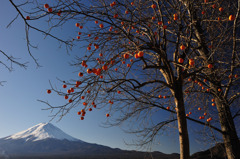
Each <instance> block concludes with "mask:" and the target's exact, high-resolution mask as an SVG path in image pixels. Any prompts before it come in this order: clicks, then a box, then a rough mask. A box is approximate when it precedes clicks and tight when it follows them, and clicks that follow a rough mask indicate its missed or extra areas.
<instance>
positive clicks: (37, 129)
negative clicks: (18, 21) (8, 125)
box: [6, 123, 81, 141]
mask: <svg viewBox="0 0 240 159" xmlns="http://www.w3.org/2000/svg"><path fill="white" fill-rule="evenodd" d="M47 138H53V139H58V140H64V139H66V140H69V141H81V140H79V139H76V138H74V137H72V136H70V135H68V134H66V133H65V132H63V131H62V130H60V129H59V128H57V127H55V126H54V125H53V124H51V123H40V124H38V125H35V126H33V127H31V128H29V129H27V130H24V131H21V132H19V133H16V134H13V135H11V136H8V137H7V138H6V139H24V140H25V141H28V140H32V141H38V140H44V139H47Z"/></svg>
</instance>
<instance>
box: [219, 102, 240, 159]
mask: <svg viewBox="0 0 240 159" xmlns="http://www.w3.org/2000/svg"><path fill="white" fill-rule="evenodd" d="M222 101H223V100H219V99H218V98H215V102H216V107H217V109H218V115H219V119H220V124H221V129H222V131H223V140H224V145H225V149H226V154H227V158H228V159H240V142H239V139H238V136H237V132H236V129H235V124H234V121H233V118H232V115H231V111H230V108H229V106H228V105H227V104H224V103H223V102H222Z"/></svg>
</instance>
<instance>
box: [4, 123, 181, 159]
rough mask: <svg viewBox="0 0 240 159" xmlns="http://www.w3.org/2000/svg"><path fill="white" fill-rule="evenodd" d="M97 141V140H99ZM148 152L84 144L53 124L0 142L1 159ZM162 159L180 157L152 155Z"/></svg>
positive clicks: (132, 155) (127, 157)
mask: <svg viewBox="0 0 240 159" xmlns="http://www.w3.org/2000/svg"><path fill="white" fill-rule="evenodd" d="M96 137H97V136H96ZM146 155H149V153H146V152H137V151H126V150H121V149H118V148H115V149H114V148H110V147H108V146H103V145H98V144H92V143H87V142H83V141H82V140H79V139H76V138H74V137H72V136H70V135H68V134H66V133H64V132H63V131H62V130H60V129H59V128H57V127H56V126H54V125H53V124H51V123H40V124H38V125H35V126H33V127H31V128H29V129H27V130H24V131H21V132H19V133H16V134H13V135H10V136H7V137H4V138H1V139H0V159H40V158H41V159H42V158H44V159H53V158H58V159H69V158H72V159H83V158H84V159H88V158H89V159H90V158H91V159H103V158H104V159H110V158H119V159H122V158H124V159H130V158H131V159H133V158H138V159H143V158H145V157H146ZM151 155H153V156H156V157H158V158H161V159H178V158H179V155H178V154H164V153H161V152H154V153H153V154H151Z"/></svg>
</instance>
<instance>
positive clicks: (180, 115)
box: [174, 81, 190, 159]
mask: <svg viewBox="0 0 240 159" xmlns="http://www.w3.org/2000/svg"><path fill="white" fill-rule="evenodd" d="M174 96H175V105H176V111H177V120H178V131H179V143H180V159H189V156H190V151H189V137H188V130H187V120H186V113H185V107H184V99H183V91H182V83H181V81H177V82H176V85H175V89H174Z"/></svg>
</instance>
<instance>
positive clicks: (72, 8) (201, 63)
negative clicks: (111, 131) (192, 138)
mask: <svg viewBox="0 0 240 159" xmlns="http://www.w3.org/2000/svg"><path fill="white" fill-rule="evenodd" d="M10 1H11V0H10ZM11 2H12V1H11ZM28 2H30V1H28ZM223 2H225V1H221V2H220V1H218V2H208V1H203V2H200V1H181V0H165V1H149V0H146V1H127V0H125V1H108V0H101V1H97V2H95V1H92V2H88V3H86V2H85V3H83V2H82V1H54V2H52V3H51V4H50V3H49V4H44V3H40V2H38V1H34V0H33V1H31V4H33V5H34V6H36V7H35V8H34V10H32V11H31V10H27V9H26V8H25V9H24V10H25V11H26V10H27V12H26V13H27V15H26V16H25V14H24V13H23V12H21V11H20V8H22V7H23V5H21V6H17V5H16V4H15V3H13V2H12V4H13V5H14V6H15V7H16V9H17V10H18V11H19V13H20V15H21V17H22V18H24V20H25V23H26V25H27V26H28V27H29V28H32V29H35V30H38V31H41V32H42V33H44V34H45V35H47V36H51V37H53V38H55V39H56V40H59V41H61V42H64V43H65V44H67V45H69V44H72V45H77V46H78V45H80V46H81V47H85V51H84V52H82V53H81V55H80V56H79V57H77V58H76V60H75V63H74V66H76V67H77V68H79V73H78V77H76V79H72V80H68V81H66V80H65V81H63V86H62V87H63V88H64V89H66V90H63V91H62V89H60V88H53V87H52V88H51V89H49V90H48V91H47V92H48V93H52V92H56V93H57V94H58V95H60V96H63V97H64V98H65V99H66V100H67V102H66V103H64V104H63V105H61V106H54V105H52V104H50V103H48V102H45V103H46V104H47V105H48V106H49V109H53V110H57V113H56V114H55V116H57V115H60V118H61V117H63V116H64V115H66V114H67V113H68V112H69V111H70V110H71V109H72V108H74V107H79V109H80V111H79V112H78V113H77V114H78V115H80V116H81V117H80V118H81V119H82V120H83V119H84V117H85V115H86V112H91V111H92V110H93V109H94V108H96V107H100V108H101V107H103V106H105V107H109V112H107V113H106V116H107V117H111V119H112V118H113V117H114V115H115V114H117V113H114V112H120V115H115V116H116V118H117V120H115V121H114V122H113V123H112V124H113V125H119V124H121V123H123V122H125V121H128V120H129V119H132V118H133V119H136V120H137V121H139V122H142V123H147V124H141V126H139V128H140V130H138V131H135V132H136V133H140V134H142V135H143V137H145V140H144V142H143V143H142V144H146V143H149V142H151V141H153V140H154V139H155V137H156V135H157V134H158V133H159V132H160V130H162V129H163V128H164V127H165V126H167V125H168V124H171V123H173V122H175V121H177V123H178V131H179V141H180V158H181V159H183V158H184V159H187V158H189V139H188V131H187V122H186V120H187V119H188V120H191V121H193V122H195V123H197V124H201V125H206V126H208V127H209V128H212V129H213V130H215V131H218V132H220V133H222V134H223V136H224V135H225V136H226V134H228V133H230V134H231V132H234V131H235V133H236V129H235V127H232V129H227V130H226V129H225V128H223V127H224V126H223V125H224V124H222V123H225V124H227V122H226V120H228V119H229V120H231V121H232V122H231V124H230V125H229V126H230V127H231V126H233V125H234V122H233V120H232V119H233V117H232V116H231V111H230V109H229V110H227V109H225V108H224V109H221V107H223V106H224V105H225V106H229V104H231V102H232V101H231V100H227V99H229V96H228V95H226V96H225V97H223V96H222V93H223V87H224V90H225V91H227V92H231V95H233V98H234V99H237V97H238V94H236V92H237V91H238V88H236V87H234V86H236V85H237V83H238V82H239V81H238V78H235V79H234V80H232V79H231V80H230V81H229V83H228V84H226V83H224V82H226V78H224V77H226V74H229V73H230V72H231V74H237V71H236V70H237V68H238V66H239V61H238V59H237V61H234V62H233V59H236V57H237V49H236V48H237V47H236V44H234V43H236V42H237V38H236V33H233V34H232V36H231V35H229V36H227V37H224V36H222V35H224V34H227V33H229V32H230V31H231V29H229V28H228V26H231V28H235V30H236V28H237V27H238V24H234V25H231V24H232V19H231V20H229V16H230V15H232V16H234V17H235V15H238V14H237V13H238V12H239V9H238V11H237V9H236V8H237V7H235V10H234V11H231V10H230V9H229V8H230V7H231V5H232V4H231V3H229V4H228V5H229V6H228V9H225V8H223V10H224V14H223V13H222V12H223V10H222V9H220V11H219V12H220V13H217V14H216V12H217V11H216V10H217V9H216V8H217V7H218V6H220V5H221V4H223ZM226 3H227V2H226ZM233 4H235V3H233ZM25 5H28V3H26V4H25ZM212 5H216V7H212ZM23 8H24V7H23ZM207 13H209V14H207ZM219 14H220V15H219ZM207 15H208V16H207ZM44 17H48V22H51V23H49V25H50V29H49V30H48V31H42V30H41V29H39V28H36V27H34V26H32V25H31V24H30V23H28V22H29V21H35V20H39V19H41V18H44ZM218 17H219V18H221V19H222V20H221V21H219V19H218ZM237 18H238V16H236V17H235V19H237ZM67 22H71V23H72V26H73V27H72V28H73V29H72V30H73V31H74V32H76V36H75V37H72V38H70V39H68V40H61V39H60V38H58V37H57V36H54V35H53V34H51V30H53V29H54V28H56V27H62V26H64V24H66V23H67ZM234 23H237V22H236V20H235V22H234ZM217 24H218V25H220V26H221V27H220V28H219V29H215V26H216V25H217ZM204 29H206V30H204ZM232 30H234V29H232ZM227 35H228V34H227ZM233 35H235V40H233V39H234V36H233ZM219 37H221V38H219ZM219 39H222V40H219ZM231 40H233V41H234V42H232V43H231ZM225 42H228V43H229V44H228V46H227V48H228V49H229V50H231V46H233V45H235V47H236V48H235V49H234V47H233V48H232V50H234V51H233V56H232V57H231V58H225V57H228V55H227V53H228V51H225V46H226V45H225ZM209 43H210V46H211V47H209V46H208V44H209ZM216 51H220V52H221V54H220V55H221V56H218V55H216ZM233 57H235V58H233ZM223 58H224V59H226V61H227V62H226V64H225V65H224V64H223V63H222V59H223ZM229 68H231V69H229ZM219 75H221V77H222V78H221V79H220V78H218V77H219ZM223 75H225V76H223ZM203 79H205V80H203ZM227 79H228V78H227ZM202 80H203V81H202ZM219 80H220V81H219ZM192 81H196V83H198V82H199V83H198V84H199V85H200V86H201V85H202V86H201V87H200V89H199V87H196V85H193V83H192ZM201 81H202V82H201ZM227 86H228V88H227ZM203 87H204V88H203ZM225 87H226V88H225ZM218 89H221V91H218ZM228 89H229V90H228ZM227 94H228V93H227ZM196 95H199V96H204V97H206V99H209V98H214V100H215V103H216V107H217V108H218V109H217V112H218V114H219V121H220V123H221V129H219V128H218V126H217V125H214V124H212V122H211V120H212V119H213V117H212V116H211V113H210V112H213V111H212V108H209V109H206V111H208V112H204V113H202V115H200V117H199V118H198V117H197V118H196V115H194V116H193V115H192V113H186V109H188V112H189V111H190V110H191V109H193V108H194V107H195V106H194V104H193V103H191V104H188V106H186V105H185V104H184V103H189V101H190V99H191V98H190V97H194V96H196ZM229 95H230V94H229ZM223 98H224V100H225V101H224V102H223V100H220V99H223ZM196 99H197V98H196ZM187 101H188V102H187ZM226 101H227V102H228V103H227V104H226V103H225V102H226ZM206 102H207V101H206ZM206 105H209V104H208V102H207V104H206ZM197 109H199V111H201V110H202V109H204V108H203V107H199V108H197ZM158 111H166V112H168V113H169V115H170V114H171V115H170V116H169V118H167V119H165V118H161V117H159V121H158V122H157V123H156V122H154V123H151V122H148V121H150V120H149V119H150V118H151V114H154V113H156V112H158ZM199 111H198V112H197V113H199V114H201V112H199ZM221 113H227V114H229V113H230V114H229V115H228V116H227V117H225V116H224V115H223V114H222V115H221ZM223 120H225V122H222V121H223ZM236 135H237V134H235V138H234V139H236V137H237V136H236ZM225 136H224V137H223V138H224V141H225V143H229V142H228V141H227V140H225ZM228 136H229V135H228ZM234 145H235V146H234ZM225 146H226V144H225ZM230 146H232V147H235V148H236V146H237V145H236V144H234V143H230ZM226 148H227V146H226ZM235 150H236V149H234V148H233V149H231V150H227V154H230V153H231V154H234V155H235V156H237V155H238V154H237V152H236V151H235ZM232 156H233V155H232ZM228 157H229V158H230V155H228Z"/></svg>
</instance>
